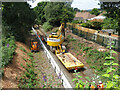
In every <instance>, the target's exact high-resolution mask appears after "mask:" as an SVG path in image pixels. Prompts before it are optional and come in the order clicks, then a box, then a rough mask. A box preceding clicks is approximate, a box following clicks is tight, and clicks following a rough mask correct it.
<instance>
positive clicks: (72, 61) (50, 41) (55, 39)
mask: <svg viewBox="0 0 120 90" xmlns="http://www.w3.org/2000/svg"><path fill="white" fill-rule="evenodd" d="M64 37H65V31H64V24H61V26H60V27H59V29H58V32H57V33H51V34H50V35H49V36H48V37H47V45H49V46H50V50H51V51H52V52H55V54H56V56H57V57H58V59H59V60H60V61H61V62H62V64H63V65H64V66H65V67H66V68H67V70H72V69H76V70H77V69H80V68H83V67H84V64H83V63H82V62H80V61H79V60H78V59H76V58H75V57H74V56H73V55H72V54H71V53H66V52H65V47H64V46H62V43H63V42H64Z"/></svg>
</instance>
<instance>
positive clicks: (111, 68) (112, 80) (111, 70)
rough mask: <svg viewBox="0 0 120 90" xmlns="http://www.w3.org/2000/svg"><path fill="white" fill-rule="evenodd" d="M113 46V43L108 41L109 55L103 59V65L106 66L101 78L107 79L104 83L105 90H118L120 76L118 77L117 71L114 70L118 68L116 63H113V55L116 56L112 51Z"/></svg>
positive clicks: (119, 87)
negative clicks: (107, 89)
mask: <svg viewBox="0 0 120 90" xmlns="http://www.w3.org/2000/svg"><path fill="white" fill-rule="evenodd" d="M112 44H114V42H111V40H110V41H109V46H108V48H109V52H110V55H109V56H107V57H105V59H106V60H108V61H106V62H105V63H104V64H103V65H105V66H107V67H108V68H107V70H106V71H105V73H104V74H102V76H103V77H104V78H106V79H107V82H106V88H111V89H113V88H116V89H120V85H119V83H120V76H119V71H117V70H118V69H116V67H115V66H119V64H118V63H116V61H115V57H113V53H114V54H117V52H116V51H114V50H112V48H114V47H112V46H113V45H112Z"/></svg>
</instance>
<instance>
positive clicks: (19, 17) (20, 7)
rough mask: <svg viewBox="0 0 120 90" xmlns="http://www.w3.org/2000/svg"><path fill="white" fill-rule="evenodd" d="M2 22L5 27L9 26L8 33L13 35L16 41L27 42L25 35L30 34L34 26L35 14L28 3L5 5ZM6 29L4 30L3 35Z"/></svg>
mask: <svg viewBox="0 0 120 90" xmlns="http://www.w3.org/2000/svg"><path fill="white" fill-rule="evenodd" d="M2 14H3V17H2V20H3V22H4V23H3V24H4V26H8V28H9V30H8V31H7V33H8V32H9V33H12V34H13V35H14V36H15V38H16V40H20V41H23V40H25V35H27V34H29V30H31V27H32V25H33V24H34V20H35V17H36V16H35V14H34V12H33V10H32V9H30V6H29V5H28V4H27V3H23V2H21V3H16V2H10V3H3V10H2ZM4 32H5V33H6V29H3V34H4Z"/></svg>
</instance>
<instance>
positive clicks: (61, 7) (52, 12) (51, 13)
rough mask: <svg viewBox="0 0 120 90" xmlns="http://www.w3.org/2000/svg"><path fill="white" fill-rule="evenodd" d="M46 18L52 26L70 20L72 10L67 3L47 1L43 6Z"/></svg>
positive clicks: (71, 18) (72, 15)
mask: <svg viewBox="0 0 120 90" xmlns="http://www.w3.org/2000/svg"><path fill="white" fill-rule="evenodd" d="M44 11H45V18H46V20H47V21H48V22H49V23H50V24H51V25H53V26H55V25H57V26H59V25H60V23H62V22H68V21H72V20H73V18H74V14H75V13H74V10H73V8H71V7H70V5H68V4H67V3H61V2H59V3H58V2H49V3H47V5H46V6H45V8H44Z"/></svg>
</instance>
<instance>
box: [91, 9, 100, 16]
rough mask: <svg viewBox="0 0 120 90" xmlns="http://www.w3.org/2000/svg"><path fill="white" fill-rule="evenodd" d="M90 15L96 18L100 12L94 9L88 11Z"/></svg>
mask: <svg viewBox="0 0 120 90" xmlns="http://www.w3.org/2000/svg"><path fill="white" fill-rule="evenodd" d="M90 13H91V14H94V15H96V16H98V15H99V14H100V11H99V10H98V9H97V8H94V9H92V11H90Z"/></svg>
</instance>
